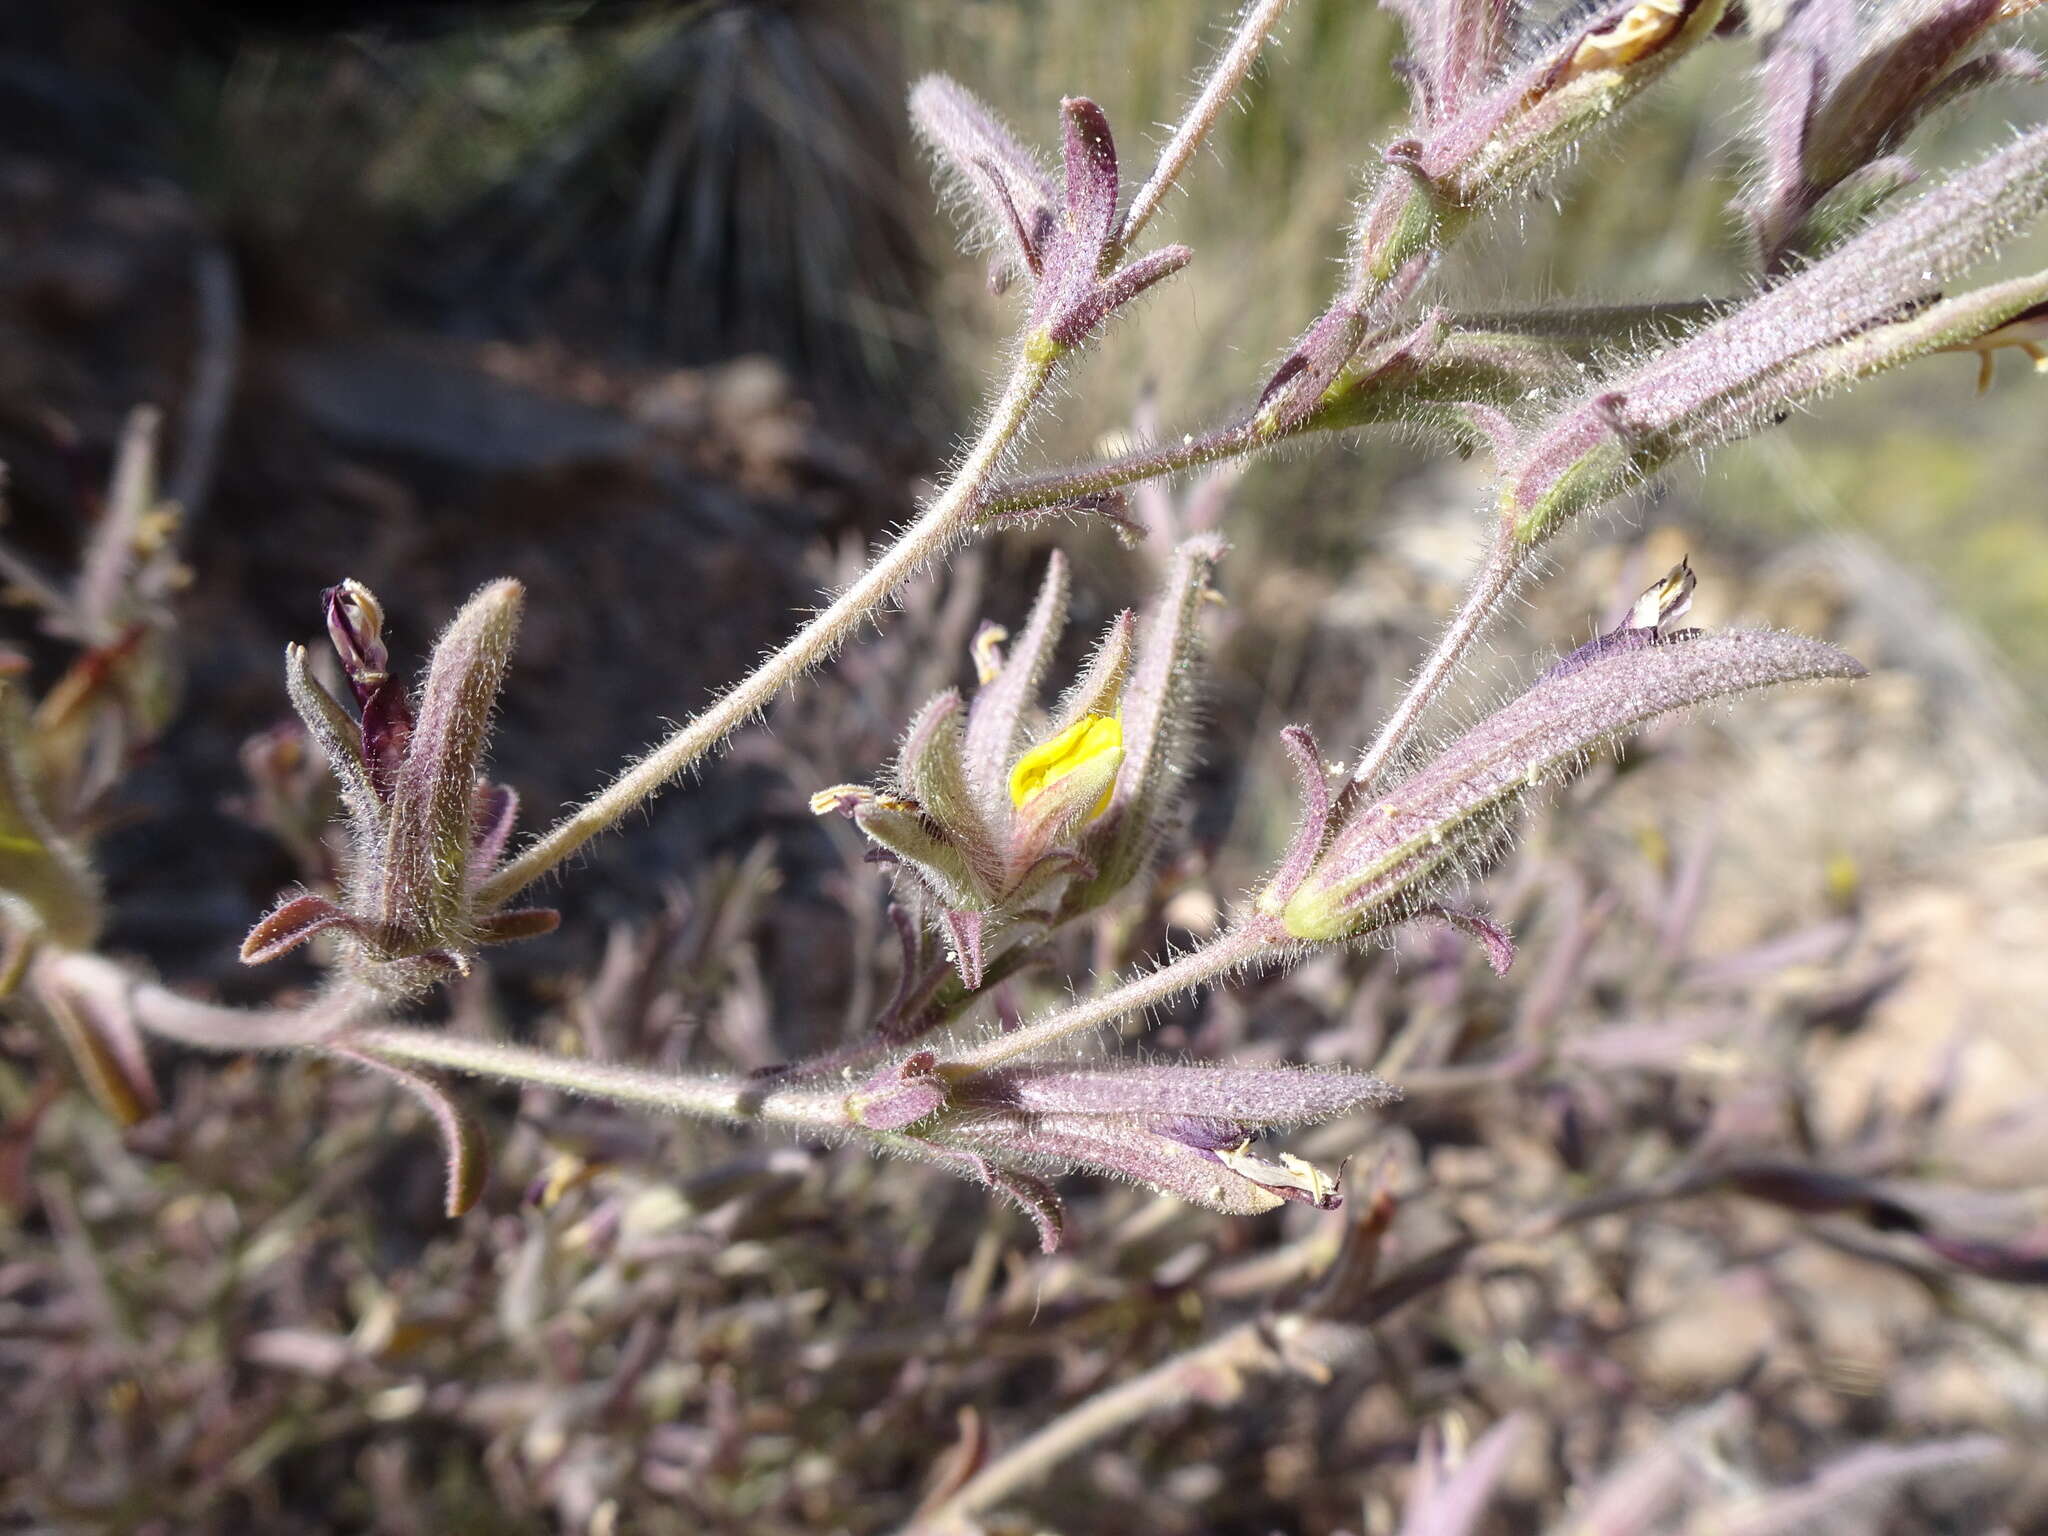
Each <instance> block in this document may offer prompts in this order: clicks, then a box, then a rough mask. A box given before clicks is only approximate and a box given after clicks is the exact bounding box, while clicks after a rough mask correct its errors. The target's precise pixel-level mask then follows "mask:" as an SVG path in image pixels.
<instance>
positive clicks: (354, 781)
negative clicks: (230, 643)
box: [284, 645, 384, 839]
mask: <svg viewBox="0 0 2048 1536" xmlns="http://www.w3.org/2000/svg"><path fill="white" fill-rule="evenodd" d="M284 686H285V693H286V695H287V696H288V697H289V698H290V699H291V703H292V709H293V710H294V711H296V712H297V714H298V717H299V719H300V720H301V721H302V722H303V723H304V725H305V727H306V734H307V735H309V736H311V737H312V738H313V742H314V744H315V745H316V746H318V747H319V749H320V755H321V756H322V757H324V758H325V759H326V760H327V767H328V770H329V771H330V772H331V773H333V775H334V780H335V783H336V784H338V785H339V786H340V787H341V803H342V806H343V807H344V808H345V809H346V810H347V811H348V814H349V820H350V821H351V823H352V824H353V826H354V830H355V833H356V836H357V837H359V838H365V839H368V838H381V837H382V836H383V832H384V800H383V797H382V796H381V795H379V794H378V792H377V790H376V788H375V787H374V785H373V783H372V781H371V777H370V765H369V763H368V761H367V760H366V759H365V758H364V756H363V728H362V727H361V726H360V725H358V724H357V723H356V721H355V718H354V717H353V716H351V715H350V714H349V712H348V711H347V710H346V709H344V708H343V707H342V705H341V701H340V700H338V699H336V698H335V697H334V695H333V694H331V693H329V692H328V691H327V690H326V689H325V688H323V687H321V685H320V680H319V679H318V678H316V677H315V676H313V669H312V667H311V666H310V665H308V662H307V657H306V648H305V647H304V646H303V645H288V646H286V647H285V651H284Z"/></svg>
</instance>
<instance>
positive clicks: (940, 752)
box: [897, 688, 1002, 887]
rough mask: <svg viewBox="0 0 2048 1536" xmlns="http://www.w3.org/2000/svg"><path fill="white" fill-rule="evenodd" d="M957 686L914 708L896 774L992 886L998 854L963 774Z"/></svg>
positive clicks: (980, 877)
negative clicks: (922, 705)
mask: <svg viewBox="0 0 2048 1536" xmlns="http://www.w3.org/2000/svg"><path fill="white" fill-rule="evenodd" d="M965 714H966V709H965V706H963V705H962V703H961V700H960V694H959V692H958V690H956V689H952V688H948V689H947V690H946V691H945V692H944V693H942V694H939V695H938V696H937V697H935V698H933V699H932V700H931V701H930V702H929V703H927V704H926V705H925V707H924V708H923V709H922V710H920V711H918V715H917V718H916V719H915V720H914V721H912V722H911V726H910V729H909V731H908V732H906V733H905V735H904V738H903V748H902V751H901V752H900V753H899V754H898V757H897V765H898V766H897V777H898V779H899V781H900V782H901V784H902V787H903V792H904V793H905V794H907V795H909V796H910V798H911V799H913V800H915V801H916V802H917V804H918V806H919V807H920V808H921V809H922V810H923V811H924V813H925V815H927V816H928V817H930V818H931V819H932V820H933V821H935V822H936V823H938V825H939V827H940V828H941V829H942V830H943V831H944V833H945V835H946V840H947V841H948V842H949V843H951V844H952V845H953V846H954V847H955V848H956V849H958V850H959V851H960V853H961V854H962V855H963V856H964V857H965V858H966V860H967V864H968V867H969V868H970V869H972V870H973V871H974V874H975V878H976V879H977V880H978V881H979V882H980V883H981V884H982V885H983V886H984V887H992V886H993V885H994V884H995V882H996V881H997V880H998V879H999V877H1000V870H1001V862H1002V861H1001V857H1000V855H999V853H998V852H997V849H996V843H995V836H994V834H993V833H992V832H991V831H990V829H989V825H988V818H987V815H986V812H985V810H984V808H983V803H982V800H981V797H980V796H979V795H977V794H976V793H975V790H974V787H973V786H972V784H970V783H969V781H968V777H967V766H966V762H965V741H964V733H963V732H962V730H961V722H962V717H963V716H964V715H965Z"/></svg>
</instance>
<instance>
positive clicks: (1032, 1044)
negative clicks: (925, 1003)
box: [939, 919, 1293, 1078]
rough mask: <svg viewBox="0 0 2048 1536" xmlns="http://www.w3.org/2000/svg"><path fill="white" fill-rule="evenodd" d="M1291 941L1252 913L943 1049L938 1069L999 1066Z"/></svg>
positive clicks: (1258, 959) (962, 1072) (1281, 951)
mask: <svg viewBox="0 0 2048 1536" xmlns="http://www.w3.org/2000/svg"><path fill="white" fill-rule="evenodd" d="M1292 942H1293V941H1292V940H1290V939H1289V938H1288V937H1287V934H1286V932H1285V931H1284V930H1283V929H1281V928H1280V927H1279V925H1278V924H1275V923H1270V922H1267V921H1265V920H1263V919H1254V920H1253V921H1251V922H1249V923H1247V924H1246V925H1245V926H1243V927H1241V928H1233V929H1230V930H1228V931H1227V932H1225V933H1223V934H1222V935H1220V936H1219V937H1217V938H1215V939H1212V940H1211V941H1210V942H1209V943H1207V944H1204V945H1203V946H1202V947H1201V948H1199V949H1192V950H1189V951H1188V952H1187V953H1186V954H1184V955H1182V956H1181V957H1180V958H1179V959H1178V960H1171V961H1168V962H1167V963H1166V964H1165V965H1162V966H1160V967H1159V968H1158V969H1157V970H1152V971H1147V972H1146V973H1145V974H1144V975H1142V976H1135V977H1133V978H1132V979H1131V980H1129V981H1127V982H1125V983H1123V985H1121V986H1117V987H1112V988H1111V989H1110V990H1109V991H1107V992H1105V993H1103V994H1102V995H1101V996H1100V997H1091V998H1088V999H1086V1000H1085V1001H1082V1002H1078V1003H1074V1004H1072V1005H1070V1006H1068V1007H1066V1008H1061V1009H1057V1010H1055V1011H1054V1012H1052V1013H1049V1014H1046V1015H1045V1016H1044V1017H1042V1018H1038V1019H1033V1020H1030V1021H1029V1022H1027V1023H1024V1024H1021V1025H1019V1026H1018V1027H1017V1028H1016V1029H1013V1030H1011V1031H1009V1032H1008V1033H1007V1034H1001V1035H995V1036H993V1037H991V1038H990V1039H987V1040H984V1041H983V1042H982V1043H981V1044H979V1045H976V1046H972V1047H970V1048H968V1049H966V1050H963V1051H955V1052H947V1053H943V1059H942V1060H941V1062H940V1064H939V1070H940V1071H941V1072H942V1073H945V1074H946V1075H948V1076H950V1077H954V1078H961V1077H971V1076H972V1075H973V1074H975V1073H977V1072H986V1071H987V1070H988V1069H989V1068H990V1067H999V1066H1001V1065H1002V1064H1003V1063H1004V1062H1006V1061H1014V1060H1016V1059H1017V1058H1018V1057H1020V1056H1028V1055H1031V1054H1033V1053H1035V1052H1038V1051H1043V1050H1045V1049H1046V1048H1047V1047H1049V1046H1054V1045H1058V1044H1059V1043H1060V1042H1062V1041H1064V1040H1068V1039H1071V1038H1072V1037H1073V1036H1075V1035H1078V1034H1083V1033H1085V1032H1086V1031H1088V1030H1091V1029H1098V1028H1100V1027H1101V1026H1102V1025H1104V1024H1113V1023H1115V1022H1116V1021H1117V1020H1118V1019H1121V1018H1123V1017H1125V1016H1126V1015H1128V1014H1133V1013H1138V1012H1140V1011H1142V1010H1144V1009H1146V1008H1154V1007H1157V1006H1158V1005H1159V1004H1161V1003H1165V1002H1170V1001H1172V1000H1173V999H1174V998H1176V997H1178V996H1179V995H1180V994H1181V993H1183V992H1186V991H1190V990H1191V989H1193V988H1195V987H1198V986H1200V985H1201V984H1202V983H1203V982H1205V981H1212V980H1214V979H1215V978H1216V977H1218V976H1221V975H1223V974H1224V973H1225V972H1228V971H1233V970H1237V969H1238V968H1240V967H1245V968H1252V967H1258V966H1264V965H1269V964H1271V963H1273V962H1274V961H1275V960H1278V959H1279V958H1280V957H1281V956H1283V955H1285V954H1286V953H1288V952H1289V949H1290V947H1291V946H1292Z"/></svg>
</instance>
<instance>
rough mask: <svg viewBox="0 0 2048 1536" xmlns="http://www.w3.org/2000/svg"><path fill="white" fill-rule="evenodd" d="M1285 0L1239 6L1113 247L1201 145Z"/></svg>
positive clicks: (1136, 226) (1134, 232) (1127, 244)
mask: <svg viewBox="0 0 2048 1536" xmlns="http://www.w3.org/2000/svg"><path fill="white" fill-rule="evenodd" d="M1287 3H1288V0H1255V3H1254V4H1253V5H1252V7H1251V9H1250V10H1248V11H1246V12H1245V14H1244V19H1243V20H1241V21H1240V22H1238V24H1237V30H1236V32H1234V33H1233V34H1232V35H1231V39H1230V42H1229V44H1228V45H1227V46H1226V47H1225V48H1224V50H1223V52H1222V53H1220V54H1218V55H1217V56H1216V67H1215V68H1214V69H1212V70H1210V71H1209V78H1208V79H1207V80H1205V81H1203V82H1202V88H1201V90H1200V91H1199V92H1197V93H1196V95H1195V99H1194V100H1193V101H1192V102H1190V103H1189V104H1188V109H1187V111H1185V112H1183V113H1182V114H1181V119H1180V124H1179V126H1178V127H1176V128H1175V129H1174V130H1173V137H1172V138H1170V139H1168V140H1167V141H1166V146H1165V147H1164V148H1163V149H1161V150H1160V151H1159V162H1158V164H1157V165H1155V166H1154V167H1153V168H1152V174H1151V175H1150V176H1149V177H1147V178H1146V180H1145V184H1144V185H1143V186H1142V187H1140V188H1139V189H1138V192H1137V195H1136V196H1135V197H1133V198H1132V199H1131V208H1130V212H1128V213H1126V214H1125V215H1124V227H1123V229H1122V231H1121V232H1120V233H1119V234H1118V236H1117V250H1118V252H1119V253H1121V252H1124V251H1128V250H1129V249H1130V248H1131V242H1132V241H1134V240H1136V239H1137V238H1138V235H1139V234H1140V232H1141V231H1143V229H1144V228H1145V226H1146V225H1147V224H1149V223H1150V222H1151V221H1152V216H1153V215H1154V214H1155V213H1157V212H1158V211H1159V208H1160V205H1161V204H1162V203H1164V202H1165V201H1166V194H1167V193H1168V192H1170V191H1172V190H1173V187H1174V184H1175V183H1176V182H1178V181H1179V180H1180V178H1181V173H1182V172H1183V171H1185V170H1186V169H1187V167H1188V162H1189V161H1190V160H1192V159H1194V157H1195V151H1196V150H1198V149H1200V148H1201V146H1202V141H1203V140H1204V139H1206V138H1208V137H1209V134H1210V132H1211V131H1212V130H1213V129H1214V128H1215V126H1216V120H1217V119H1218V118H1220V117H1221V116H1222V115H1223V109H1224V108H1225V107H1227V106H1229V105H1230V98H1231V97H1233V96H1235V95H1236V94H1237V88H1238V87H1239V86H1241V85H1243V84H1244V79H1245V76H1246V75H1248V74H1250V73H1251V69H1252V65H1253V63H1255V62H1256V61H1257V59H1258V57H1259V50H1260V49H1261V48H1262V47H1264V46H1265V43H1266V38H1267V37H1268V36H1269V35H1270V34H1271V33H1272V31H1273V28H1274V27H1275V26H1276V25H1277V24H1278V23H1279V21H1280V13H1281V12H1282V11H1284V10H1286V9H1287Z"/></svg>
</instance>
